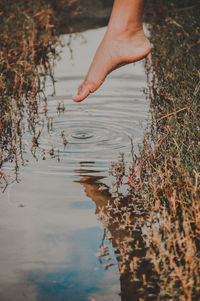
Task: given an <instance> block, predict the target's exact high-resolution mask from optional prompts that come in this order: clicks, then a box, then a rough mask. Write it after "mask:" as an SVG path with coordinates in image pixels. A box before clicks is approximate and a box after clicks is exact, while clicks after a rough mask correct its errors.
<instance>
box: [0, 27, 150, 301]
mask: <svg viewBox="0 0 200 301" xmlns="http://www.w3.org/2000/svg"><path fill="white" fill-rule="evenodd" d="M104 32H105V28H102V29H95V30H90V31H87V32H84V33H82V34H79V35H72V38H71V47H72V50H73V51H72V58H71V59H70V55H71V54H70V51H69V48H68V47H67V46H66V47H64V48H63V49H62V54H61V59H60V60H59V61H58V62H57V65H56V68H55V80H56V82H55V86H56V94H55V95H54V96H52V95H51V94H52V91H53V87H52V83H51V81H50V80H49V79H48V80H47V88H46V94H47V95H48V96H47V98H48V102H47V114H48V118H46V119H45V121H44V128H43V131H42V133H41V136H40V138H39V146H38V147H37V149H36V150H35V152H34V156H35V157H34V156H32V154H31V152H30V151H27V152H26V154H25V165H24V166H23V167H20V172H19V183H16V182H14V183H11V184H10V185H9V186H8V188H7V190H6V191H5V192H4V193H2V194H1V201H0V244H1V248H0V266H1V269H0V300H1V301H4V300H5V301H10V300H16V301H18V300H19V301H25V300H26V301H27V300H28V301H32V300H33V301H35V300H39V301H40V300H41V301H61V300H67V301H68V300H70V301H71V300H72V301H86V300H88V301H104V300H105V301H117V300H123V301H124V300H139V299H138V298H139V295H137V289H138V286H137V285H138V284H137V285H135V283H133V288H132V290H131V289H130V283H131V282H130V279H125V278H123V277H122V276H121V269H120V268H119V265H120V264H119V261H120V260H119V257H117V253H119V247H118V243H119V240H120V243H123V239H125V240H127V237H125V234H124V236H123V233H121V234H120V235H119V237H118V234H119V233H118V232H117V230H116V229H115V228H113V227H112V228H109V227H108V228H106V227H105V223H104V222H103V219H102V214H106V213H105V210H106V208H107V206H108V205H109V202H110V200H111V199H112V197H111V192H110V191H111V184H112V177H111V175H110V173H109V170H110V168H111V162H112V161H117V160H118V158H119V156H120V153H124V154H125V160H126V161H129V160H130V157H131V156H130V151H131V140H132V141H133V144H134V145H135V146H137V144H138V143H139V142H141V141H142V138H143V134H144V130H145V126H146V124H147V121H146V120H147V118H148V110H149V103H148V101H147V100H146V97H145V94H144V92H143V89H144V88H145V87H146V76H145V71H144V67H143V62H137V63H135V64H130V65H128V66H125V67H123V68H120V69H119V70H116V71H115V72H113V73H112V74H110V75H109V77H108V78H107V80H106V82H105V83H104V85H103V86H102V87H101V88H100V89H99V90H98V91H97V92H95V94H92V95H91V96H90V97H89V98H88V99H87V100H86V101H84V102H82V103H79V104H77V103H74V102H72V100H71V96H72V91H75V89H76V88H77V86H78V84H80V82H81V80H82V79H83V77H84V75H85V73H86V71H87V68H88V66H89V63H90V61H91V59H92V57H93V54H94V51H95V48H96V47H97V45H98V43H99V41H100V40H101V38H102V36H103V34H104ZM63 40H64V41H65V42H67V41H68V37H67V36H63ZM40 109H41V112H42V111H43V104H42V103H41V108H40ZM41 116H42V114H41ZM23 139H24V144H25V145H26V146H27V147H29V145H30V144H31V135H30V134H29V133H26V134H25V135H24V138H23ZM29 149H30V147H29ZM4 171H5V172H6V174H8V175H9V174H10V175H11V172H12V166H11V165H7V166H5V168H4ZM11 177H12V176H11ZM10 182H11V181H10ZM105 231H106V232H110V234H111V236H112V237H114V238H113V239H110V240H106V241H105V240H104V238H105V237H104V236H105ZM115 233H116V236H115ZM138 235H139V236H140V235H141V234H140V233H139V234H138V233H136V236H137V237H138ZM125 240H124V241H125ZM141 254H142V255H141ZM141 254H139V255H138V257H141V256H145V255H144V250H142V246H141ZM126 285H127V286H126ZM134 290H135V296H134V297H133V295H132V293H133V292H134ZM120 292H121V293H120ZM124 292H126V293H124ZM148 300H150V299H148Z"/></svg>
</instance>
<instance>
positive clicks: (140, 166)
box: [124, 128, 169, 185]
mask: <svg viewBox="0 0 200 301" xmlns="http://www.w3.org/2000/svg"><path fill="white" fill-rule="evenodd" d="M164 130H165V132H166V135H165V136H164V137H163V138H162V139H161V140H160V142H159V144H158V145H157V146H156V148H155V150H154V152H156V150H157V148H158V147H159V146H160V145H161V144H162V143H163V141H164V140H165V139H166V138H167V136H168V135H169V131H168V129H167V128H164ZM154 152H153V153H154ZM153 153H150V154H149V155H147V156H146V157H145V158H144V160H143V161H142V163H141V164H140V165H139V167H138V168H137V169H136V170H135V172H134V173H133V174H132V176H130V177H129V180H128V181H127V182H125V183H124V185H126V184H129V183H130V180H131V179H133V178H134V177H135V176H136V174H137V172H138V171H139V169H140V168H142V166H143V165H144V163H145V162H146V160H147V159H148V158H149V157H150V156H151V155H152V154H153Z"/></svg>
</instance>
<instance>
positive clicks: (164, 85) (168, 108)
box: [113, 0, 200, 300]
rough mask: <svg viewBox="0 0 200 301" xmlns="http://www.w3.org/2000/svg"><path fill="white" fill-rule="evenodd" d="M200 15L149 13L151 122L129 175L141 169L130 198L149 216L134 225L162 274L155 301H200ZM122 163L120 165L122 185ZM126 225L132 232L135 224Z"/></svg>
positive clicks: (180, 8) (166, 8)
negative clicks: (140, 231) (141, 229)
mask: <svg viewBox="0 0 200 301" xmlns="http://www.w3.org/2000/svg"><path fill="white" fill-rule="evenodd" d="M199 15H200V6H199V5H198V4H197V3H196V2H194V3H191V1H181V3H177V2H176V1H173V0H170V1H154V2H151V1H150V2H149V3H148V7H147V14H146V18H147V19H148V21H149V22H150V25H149V31H150V39H151V42H152V44H153V49H152V53H151V57H150V58H149V59H148V60H147V61H146V70H147V79H148V85H149V89H148V97H149V98H150V100H151V114H152V124H151V129H150V131H149V132H148V133H147V134H146V136H145V138H144V141H143V146H141V147H140V155H139V156H134V158H133V164H132V166H129V174H130V175H131V174H133V173H134V172H135V170H136V166H139V169H138V171H137V173H136V176H135V177H134V178H132V179H131V178H129V196H128V198H129V199H130V198H131V200H132V203H133V205H135V206H136V208H137V206H138V203H140V208H143V209H142V210H145V212H148V213H147V215H146V216H145V218H142V219H141V218H138V220H137V221H136V220H134V223H136V224H135V225H134V226H136V225H138V227H140V228H141V227H144V226H145V229H146V230H145V233H143V239H144V243H145V248H146V250H147V251H146V252H147V253H146V258H148V259H149V261H150V262H151V263H152V264H153V269H154V271H155V272H156V273H157V275H158V279H159V280H157V281H158V284H159V288H160V293H159V294H158V295H157V297H156V298H155V299H153V300H199V299H200V252H199V250H200V239H199V237H200V204H199V200H200V193H199V177H200V160H199V158H200V143H199V141H200V131H199V129H200V116H199V114H200V72H199V70H200V60H199V54H200V47H199V46H200V39H199V37H200V35H199V33H200V25H199ZM166 131H167V133H168V134H167V137H166V139H165V140H164V141H163V142H162V144H160V140H161V139H162V138H163V137H164V136H165V135H166V134H165V133H166ZM144 158H146V160H145V162H144V164H142V166H141V163H142V162H143V159H144ZM122 163H123V162H121V163H119V164H117V165H115V166H114V174H115V177H116V182H117V186H118V187H119V186H120V185H121V183H122V181H123V175H124V172H123V170H124V167H123V168H122V169H121V168H118V167H119V166H121V165H123V164H122ZM121 171H122V172H121ZM119 202H121V201H120V198H119ZM113 206H114V205H113ZM147 217H148V218H147ZM126 223H127V225H129V226H128V227H130V229H131V227H132V226H133V225H132V223H131V224H130V218H129V220H127V221H126ZM133 266H135V268H136V266H137V265H136V264H134V263H133ZM134 277H135V276H134V273H133V278H134ZM134 279H135V278H134ZM140 300H146V299H145V297H141V299H140Z"/></svg>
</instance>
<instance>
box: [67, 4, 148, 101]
mask: <svg viewBox="0 0 200 301" xmlns="http://www.w3.org/2000/svg"><path fill="white" fill-rule="evenodd" d="M143 8H144V0H115V1H114V5H113V9H112V13H111V17H110V21H109V24H108V28H107V31H106V33H105V36H104V38H103V40H102V42H101V44H100V45H99V48H98V49H97V52H96V54H95V56H94V59H93V61H92V64H91V66H90V68H89V70H88V73H87V75H86V77H85V79H84V81H83V83H82V84H81V85H80V86H79V88H78V93H77V95H75V96H73V97H72V99H73V100H74V101H75V102H80V101H82V100H83V99H85V98H86V97H87V96H88V95H89V94H90V93H93V92H94V91H96V90H97V89H98V88H99V87H100V86H101V85H102V83H103V82H104V80H105V78H106V76H107V75H108V74H109V73H110V72H112V71H113V70H115V69H117V68H119V67H121V66H124V65H126V64H130V63H132V62H136V61H139V60H141V59H143V58H144V57H145V56H147V55H148V53H149V52H150V50H151V47H150V42H149V40H148V39H147V37H146V36H145V34H144V31H143V26H142V15H143Z"/></svg>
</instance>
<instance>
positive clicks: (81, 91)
mask: <svg viewBox="0 0 200 301" xmlns="http://www.w3.org/2000/svg"><path fill="white" fill-rule="evenodd" d="M89 94H90V88H89V86H88V85H87V84H85V83H83V84H82V85H80V86H79V88H78V93H77V95H74V96H73V97H72V99H73V101H76V102H79V101H82V100H83V99H85V98H86V97H87V96H88V95H89Z"/></svg>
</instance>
